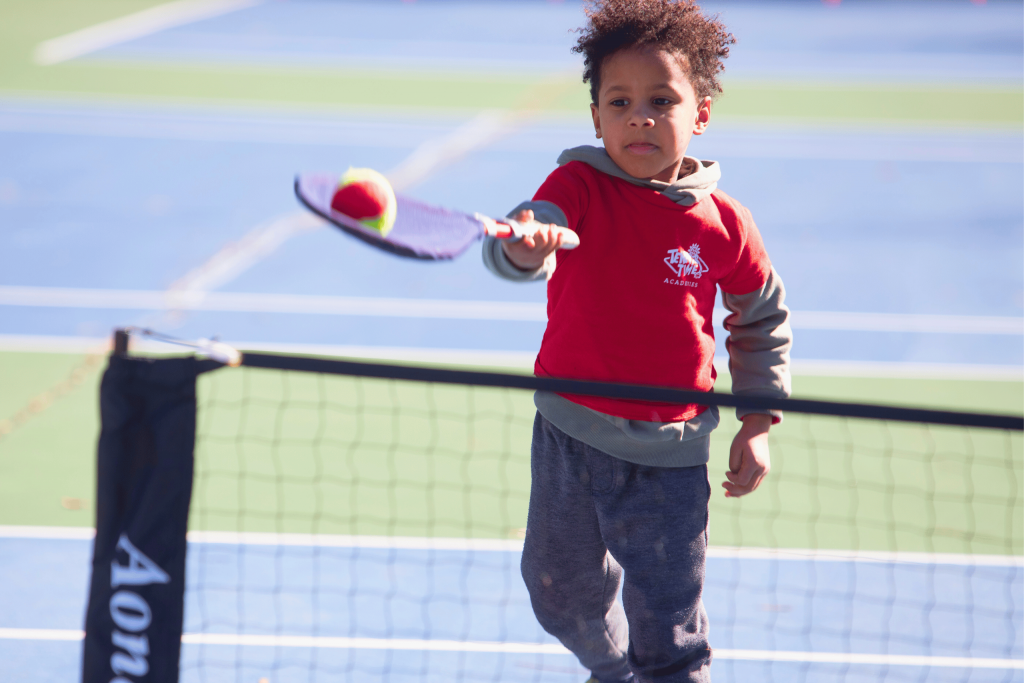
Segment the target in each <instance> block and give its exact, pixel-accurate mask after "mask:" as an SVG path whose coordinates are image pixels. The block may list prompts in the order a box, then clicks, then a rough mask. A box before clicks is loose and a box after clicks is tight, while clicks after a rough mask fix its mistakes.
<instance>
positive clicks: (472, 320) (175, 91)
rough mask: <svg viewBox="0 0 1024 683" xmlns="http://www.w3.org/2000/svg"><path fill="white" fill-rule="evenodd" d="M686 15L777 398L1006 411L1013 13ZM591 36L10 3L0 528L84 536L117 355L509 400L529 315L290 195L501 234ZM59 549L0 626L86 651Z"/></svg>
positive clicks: (996, 8) (498, 16) (5, 596)
mask: <svg viewBox="0 0 1024 683" xmlns="http://www.w3.org/2000/svg"><path fill="white" fill-rule="evenodd" d="M158 6H160V7H162V9H158V10H155V11H152V12H149V13H145V12H144V11H145V10H147V9H148V8H153V7H158ZM704 6H705V7H706V9H708V10H710V11H714V12H720V13H721V15H722V17H723V19H724V20H725V22H726V24H727V25H728V26H729V28H730V30H732V31H733V32H734V33H735V35H736V36H737V38H738V43H737V44H736V45H735V46H734V48H733V51H732V55H731V56H730V58H729V59H728V60H727V62H726V72H725V78H724V84H725V94H724V95H723V97H722V98H721V99H720V100H719V101H718V102H717V103H716V104H715V107H714V109H713V118H712V123H711V126H710V129H709V131H708V133H707V134H706V135H705V136H703V137H702V138H697V139H695V140H694V143H693V144H692V146H691V150H690V153H692V154H694V155H696V156H699V157H701V158H705V159H716V160H718V161H720V162H721V164H722V168H723V181H722V183H721V185H720V187H721V188H722V189H723V190H724V191H726V192H727V193H729V194H730V195H732V196H734V197H736V198H738V199H739V200H740V201H741V202H743V203H744V204H745V205H746V206H748V207H749V208H750V209H751V211H752V212H753V215H754V217H755V220H756V221H757V223H758V225H759V227H760V230H761V232H762V234H763V236H764V238H765V242H766V244H767V247H768V250H769V253H770V255H771V257H772V260H773V263H774V265H775V267H776V268H777V270H778V271H779V273H780V274H781V275H782V277H783V278H784V280H785V282H786V285H787V289H788V292H789V297H788V303H789V305H790V307H791V309H792V310H793V311H794V317H793V321H794V329H795V334H796V343H795V347H794V352H793V357H794V372H795V378H794V394H795V395H797V396H801V397H821V398H828V399H838V400H842V399H850V400H863V401H871V402H889V403H893V402H895V403H901V404H908V405H918V406H935V407H943V408H960V409H969V410H979V411H994V412H1000V413H1009V414H1020V413H1021V411H1022V410H1024V383H1022V372H1024V370H1022V366H1024V319H1022V316H1024V230H1022V228H1024V191H1022V187H1024V136H1022V123H1024V89H1022V78H1024V9H1022V6H1021V4H1020V3H1019V2H994V1H992V0H989V1H988V2H968V0H956V1H954V0H949V1H936V2H869V1H866V0H865V1H863V2H852V1H850V0H843V1H842V2H819V1H817V0H814V1H811V0H807V1H806V2H777V3H776V2H746V3H744V2H707V3H706V4H705V5H704ZM140 13H141V14H140ZM582 21H583V18H582V12H581V6H580V5H579V4H578V3H576V2H571V1H566V2H540V1H537V2H530V1H523V0H519V1H516V2H512V1H509V2H497V1H494V2H488V1H479V2H445V1H441V0H419V1H417V2H398V1H395V2H388V1H374V2H341V1H328V0H320V1H311V0H288V1H284V0H265V1H261V0H209V1H208V2H202V1H192V2H180V3H172V4H171V5H161V4H160V3H156V2H149V1H147V0H88V1H82V0H34V1H31V2H29V1H25V0H0V525H5V526H9V527H13V526H29V527H59V528H66V527H82V528H88V527H90V526H91V525H92V514H93V513H92V510H93V505H94V501H93V500H92V496H93V490H94V485H95V482H94V474H93V467H94V451H95V439H96V435H97V430H98V414H97V405H96V396H97V386H98V380H99V376H100V372H101V370H102V366H103V361H102V358H101V357H100V356H98V355H97V354H100V353H102V352H103V345H104V344H106V343H107V338H108V337H109V334H110V331H111V329H112V328H113V327H114V326H116V325H123V324H142V325H149V326H153V327H155V328H156V329H159V330H160V331H163V332H166V333H170V334H174V335H175V336H179V337H185V338H197V337H210V336H215V335H216V336H219V337H220V338H221V339H222V340H224V341H226V342H228V343H231V344H234V345H237V346H239V347H242V348H263V349H271V350H289V351H294V352H300V353H301V352H310V353H317V354H322V355H340V356H350V357H361V358H387V359H396V360H403V361H408V362H428V363H442V364H461V365H465V364H471V365H475V366H482V367H491V368H512V369H517V370H521V371H524V372H528V371H529V369H530V368H531V365H532V354H533V353H534V352H535V350H536V348H537V347H538V345H539V341H540V335H541V333H542V331H543V325H544V308H543V302H544V288H543V286H542V285H514V284H511V283H506V282H502V281H500V280H498V279H496V278H494V277H493V276H491V275H490V274H489V273H487V272H486V271H485V269H484V268H483V266H482V264H481V262H480V257H479V248H478V247H476V248H474V249H471V251H470V252H469V253H467V254H465V255H463V256H462V257H461V258H460V259H458V260H456V261H453V262H449V263H444V262H442V263H429V262H428V263H420V262H412V261H408V260H399V259H396V258H393V257H390V256H388V255H386V254H382V253H379V252H376V251H373V250H370V249H367V248H366V247H364V246H363V245H362V244H360V243H357V242H356V241H354V240H352V239H350V238H348V237H346V236H343V235H340V234H338V233H337V232H336V231H334V230H331V229H329V228H326V227H323V226H322V225H320V224H319V223H318V222H317V221H315V220H312V219H311V218H310V217H309V216H308V215H306V214H305V213H303V212H302V211H301V210H300V209H299V207H298V205H297V203H296V201H295V200H294V198H293V195H292V190H291V183H292V179H293V177H294V174H295V173H296V172H298V171H303V170H327V171H338V172H341V171H343V170H344V169H345V168H347V167H348V166H349V165H353V166H368V167H373V168H376V169H378V170H380V171H382V172H384V173H386V174H389V175H391V177H392V178H393V179H394V180H395V183H396V185H398V186H399V189H400V190H402V191H404V192H406V193H407V194H410V195H412V196H414V197H417V198H420V199H423V200H426V201H429V202H432V203H437V204H442V205H447V206H452V207H457V208H460V209H464V210H468V211H480V212H482V213H487V214H490V215H495V216H500V215H504V213H505V212H506V211H508V210H509V209H511V208H512V207H514V206H515V205H516V204H518V203H519V202H520V201H522V200H524V199H527V198H529V197H531V196H532V193H533V191H534V190H535V189H536V187H537V186H538V185H539V183H540V182H541V181H542V180H543V178H544V177H545V176H546V175H547V173H549V172H550V170H551V169H552V168H553V167H554V162H555V158H556V157H557V156H558V153H559V152H560V151H561V150H562V149H564V148H566V147H571V146H575V145H579V144H595V143H596V142H597V141H596V140H594V137H593V130H592V127H591V123H590V119H589V111H588V93H587V90H586V88H585V86H584V85H583V84H582V83H581V82H580V63H579V60H578V58H577V57H576V56H574V55H572V54H571V53H570V52H569V48H570V47H571V46H572V44H573V43H574V40H575V38H574V35H573V34H572V33H571V32H570V30H571V29H572V28H574V27H576V26H579V25H580V24H581V23H582ZM719 329H720V328H719ZM719 336H720V337H724V333H721V332H720V334H719ZM720 350H723V351H724V349H722V348H721V343H720ZM719 387H720V388H726V389H727V388H728V373H727V372H726V371H725V369H724V367H723V368H721V374H720V384H719ZM720 438H722V439H725V438H727V437H726V436H725V435H724V430H723V435H721V436H720ZM1018 455H1019V453H1018ZM712 469H713V470H714V471H719V470H724V469H725V467H724V464H723V463H721V462H717V463H712ZM62 543H64V544H65V545H60V546H59V547H58V546H53V547H51V546H49V545H45V547H44V546H43V545H31V544H30V545H29V546H25V545H24V544H22V545H19V544H18V543H16V542H15V541H13V540H3V539H0V550H2V552H0V577H2V579H3V581H4V583H5V586H7V587H12V586H13V587H14V588H8V589H5V590H4V591H2V592H0V627H7V628H18V627H24V628H29V627H34V626H40V627H42V626H45V627H48V628H66V629H75V628H80V627H81V614H82V608H83V603H84V598H85V582H86V579H87V564H86V563H87V558H88V545H87V543H86V542H85V541H63V542H62ZM66 544H71V545H72V546H74V549H73V550H70V551H69V550H68V547H69V546H67V545H66ZM5 546H6V548H7V549H6V550H3V549H4V548H5ZM69 552H71V553H72V554H75V553H77V556H76V558H77V559H75V560H74V561H70V560H67V559H66V558H68V557H69V555H68V553H69ZM40 582H42V583H43V584H45V585H47V586H49V587H50V588H52V590H49V589H48V590H47V591H38V590H33V589H32V587H33V586H38V585H40ZM55 596H56V597H55ZM33 647H34V646H33ZM49 647H50V649H46V650H45V652H46V653H47V654H46V656H45V657H40V656H39V655H40V653H42V652H44V650H37V649H32V648H29V649H28V650H26V649H24V647H23V646H22V645H19V644H18V643H17V642H16V641H3V640H0V653H4V654H3V655H2V657H0V662H6V663H0V673H3V672H4V669H5V667H10V669H9V671H10V673H11V676H12V679H14V678H18V679H19V680H54V681H56V680H68V678H69V676H70V675H73V672H74V671H75V668H76V666H77V656H78V650H77V648H78V645H77V644H74V643H61V644H53V645H52V646H49ZM26 653H27V654H26ZM1018 656H1019V653H1018ZM47 667H48V668H47ZM69 672H71V673H70V674H69ZM15 673H17V674H18V675H17V676H15V675H14V674H15ZM30 674H31V675H30ZM1013 680H1019V675H1018V677H1017V678H1015V679H1013Z"/></svg>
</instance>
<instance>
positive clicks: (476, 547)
mask: <svg viewBox="0 0 1024 683" xmlns="http://www.w3.org/2000/svg"><path fill="white" fill-rule="evenodd" d="M94 536H95V532H94V530H93V529H89V528H84V527H42V526H0V538H29V539H42V540H53V539H56V540H91V539H92V538H93V537H94ZM187 538H188V541H189V543H201V544H211V545H245V546H288V547H318V548H377V549H383V550H452V551H495V552H522V550H523V541H522V540H517V539H507V540H506V539H490V538H443V537H442V538H426V537H422V536H352V535H343V534H294V533H268V532H258V531H189V532H188V536H187ZM707 556H708V557H712V558H720V559H742V560H795V561H802V560H804V561H806V560H810V561H815V562H857V563H868V564H930V565H953V566H978V567H1024V557H1021V556H1018V555H980V554H979V555H968V554H958V553H917V552H899V551H897V552H888V551H875V550H812V549H805V548H736V547H730V546H710V547H709V548H708V551H707Z"/></svg>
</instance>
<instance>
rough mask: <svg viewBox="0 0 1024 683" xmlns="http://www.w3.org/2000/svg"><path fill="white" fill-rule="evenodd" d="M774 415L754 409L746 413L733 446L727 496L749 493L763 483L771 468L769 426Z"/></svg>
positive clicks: (726, 474) (727, 476)
mask: <svg viewBox="0 0 1024 683" xmlns="http://www.w3.org/2000/svg"><path fill="white" fill-rule="evenodd" d="M771 426H772V416H771V415H763V414H760V413H752V414H750V415H744V416H743V426H742V427H740V431H739V432H738V433H737V434H736V438H734V439H733V440H732V448H730V449H729V470H730V471H729V472H726V473H725V478H726V479H727V480H728V481H723V482H722V488H724V489H725V497H726V498H739V497H740V496H745V495H746V494H748V493H750V492H751V491H753V490H754V489H756V488H757V487H758V486H759V485H760V484H761V480H762V479H764V478H765V475H767V474H768V470H770V469H771V459H770V458H769V457H768V428H769V427H771Z"/></svg>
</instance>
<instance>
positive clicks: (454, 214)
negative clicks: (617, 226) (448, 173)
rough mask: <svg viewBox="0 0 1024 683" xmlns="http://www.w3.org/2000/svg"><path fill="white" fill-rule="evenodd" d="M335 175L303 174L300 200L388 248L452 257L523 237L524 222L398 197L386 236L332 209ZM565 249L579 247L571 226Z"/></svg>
mask: <svg viewBox="0 0 1024 683" xmlns="http://www.w3.org/2000/svg"><path fill="white" fill-rule="evenodd" d="M338 178H339V176H337V175H332V174H329V173H303V174H300V175H298V176H297V177H296V178H295V196H296V197H298V198H299V201H300V202H302V204H303V205H304V206H305V207H306V208H307V209H309V210H310V211H312V212H313V213H315V214H317V215H318V216H320V217H321V218H324V219H326V220H328V221H330V222H331V224H332V225H334V226H335V227H338V228H340V229H341V230H344V231H345V232H347V233H348V234H349V235H352V236H353V237H355V238H357V239H360V240H362V241H363V242H365V243H367V244H369V245H370V246H373V247H377V248H378V249H383V250H384V251H387V252H390V253H392V254H395V255H396V256H405V257H409V258H418V259H423V260H427V261H439V260H448V259H453V258H455V257H457V256H458V255H459V254H461V253H462V252H464V251H466V249H468V248H469V245H471V244H472V243H473V242H475V241H477V240H478V239H483V238H484V237H485V236H487V235H490V236H491V237H497V238H498V239H506V240H521V239H523V235H524V234H525V233H524V230H523V226H522V225H520V224H519V223H517V222H516V221H511V220H506V221H499V220H494V219H493V218H488V217H487V216H483V215H481V214H478V213H476V214H468V213H463V212H461V211H455V210H452V209H445V208H442V207H439V206H432V205H430V204H426V203H424V202H420V201H417V200H415V199H410V198H408V197H403V196H402V195H396V197H395V198H396V200H397V202H398V210H397V212H396V217H395V225H394V227H393V228H391V231H390V232H388V234H387V236H386V237H383V236H381V234H380V233H379V232H376V231H375V230H372V229H370V228H367V227H365V226H364V225H362V224H361V223H360V222H359V221H357V220H356V219H354V218H351V217H349V216H346V215H345V214H343V213H339V212H337V211H335V210H334V209H333V208H332V207H331V199H332V198H333V197H334V192H335V190H337V189H338ZM561 230H564V231H565V237H563V238H562V239H563V243H562V249H575V248H576V247H577V246H579V243H580V238H579V236H578V235H577V234H576V233H575V232H573V231H572V230H569V229H568V228H561Z"/></svg>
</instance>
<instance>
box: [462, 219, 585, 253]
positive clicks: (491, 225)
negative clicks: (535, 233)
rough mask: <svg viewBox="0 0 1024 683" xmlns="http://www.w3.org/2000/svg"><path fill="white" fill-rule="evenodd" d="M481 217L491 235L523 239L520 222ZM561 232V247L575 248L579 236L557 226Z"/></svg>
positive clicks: (578, 241)
mask: <svg viewBox="0 0 1024 683" xmlns="http://www.w3.org/2000/svg"><path fill="white" fill-rule="evenodd" d="M480 218H481V219H483V223H484V229H485V231H486V232H487V234H488V235H490V236H491V237H496V238H497V239H499V240H512V241H514V242H517V241H519V240H521V239H523V235H524V232H525V231H524V230H523V226H522V224H521V223H519V222H517V221H513V220H508V221H507V222H506V221H496V220H494V219H493V218H484V217H483V216H481V217H480ZM558 230H559V231H560V232H561V233H562V235H563V237H562V246H561V247H560V248H561V249H575V248H576V247H578V246H580V236H579V235H577V234H576V233H575V232H573V231H572V230H570V229H569V228H558Z"/></svg>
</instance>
